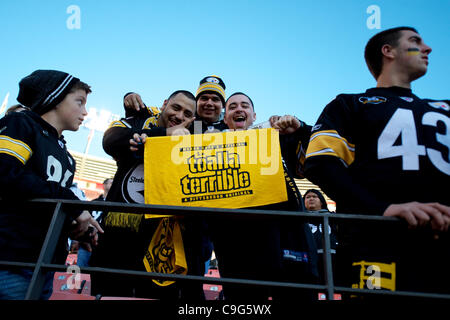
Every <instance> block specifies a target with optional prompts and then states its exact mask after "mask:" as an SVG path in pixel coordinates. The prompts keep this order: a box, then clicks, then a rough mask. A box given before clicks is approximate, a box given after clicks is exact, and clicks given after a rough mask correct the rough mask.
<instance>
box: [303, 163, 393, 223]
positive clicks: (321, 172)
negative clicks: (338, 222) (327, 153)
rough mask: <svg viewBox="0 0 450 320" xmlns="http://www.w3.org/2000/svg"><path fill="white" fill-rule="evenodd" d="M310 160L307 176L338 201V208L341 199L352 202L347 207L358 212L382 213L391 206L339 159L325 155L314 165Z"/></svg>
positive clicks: (307, 165) (307, 164) (307, 166)
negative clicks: (352, 173) (352, 174)
mask: <svg viewBox="0 0 450 320" xmlns="http://www.w3.org/2000/svg"><path fill="white" fill-rule="evenodd" d="M308 162H309V161H308V160H307V161H306V171H305V176H306V178H307V179H308V180H309V181H311V182H312V183H314V184H316V185H318V186H319V187H320V189H322V191H323V192H325V193H326V194H327V196H329V197H330V198H331V199H333V200H334V201H336V204H337V206H338V210H339V203H340V202H341V201H344V202H345V203H347V204H348V203H351V206H348V205H347V208H346V209H348V210H351V211H352V212H356V213H358V214H373V215H382V214H383V212H384V211H385V210H386V208H387V207H388V206H389V203H384V202H381V201H379V200H378V199H376V198H375V197H374V195H373V194H371V193H370V192H368V191H367V190H366V189H365V188H363V187H362V186H360V185H359V184H358V182H357V181H354V179H353V178H352V177H351V176H350V175H349V174H348V170H347V168H346V167H345V166H344V165H343V164H342V163H341V162H340V161H339V160H338V159H333V157H323V158H321V159H315V161H314V165H310V163H308ZM349 199H351V201H349ZM362 208H364V209H362ZM340 213H348V212H340Z"/></svg>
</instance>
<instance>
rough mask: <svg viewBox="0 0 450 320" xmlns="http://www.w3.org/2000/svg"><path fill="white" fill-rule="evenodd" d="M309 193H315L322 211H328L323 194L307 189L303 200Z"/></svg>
mask: <svg viewBox="0 0 450 320" xmlns="http://www.w3.org/2000/svg"><path fill="white" fill-rule="evenodd" d="M310 192H312V193H315V194H316V195H317V196H318V197H319V199H320V203H321V204H322V209H327V210H328V205H327V201H326V200H325V197H324V196H323V194H322V193H321V192H320V191H319V190H316V189H309V190H308V191H306V192H305V195H304V196H303V198H306V195H307V194H308V193H310Z"/></svg>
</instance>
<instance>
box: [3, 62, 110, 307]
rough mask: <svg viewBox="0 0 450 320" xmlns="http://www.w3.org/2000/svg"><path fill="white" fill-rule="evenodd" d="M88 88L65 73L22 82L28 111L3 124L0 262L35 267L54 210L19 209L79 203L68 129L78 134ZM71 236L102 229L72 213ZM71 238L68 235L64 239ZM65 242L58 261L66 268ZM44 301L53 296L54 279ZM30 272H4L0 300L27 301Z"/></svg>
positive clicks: (22, 99) (44, 72)
mask: <svg viewBox="0 0 450 320" xmlns="http://www.w3.org/2000/svg"><path fill="white" fill-rule="evenodd" d="M90 92H91V90H90V87H89V86H88V85H86V84H85V83H83V82H81V81H80V80H79V79H77V78H75V77H73V76H71V75H69V74H67V73H65V72H61V71H55V70H37V71H35V72H33V73H32V74H30V75H29V76H27V77H25V78H24V79H22V80H21V81H20V83H19V95H18V97H17V100H18V101H19V102H20V103H21V104H23V105H24V106H25V107H27V108H29V109H30V110H23V111H22V112H13V113H10V114H8V115H7V116H5V117H4V118H2V119H0V198H1V199H2V205H1V209H0V210H1V211H2V212H1V213H0V260H7V261H20V262H35V261H36V260H37V259H38V256H39V252H40V249H41V246H42V243H43V240H44V238H45V235H46V232H47V228H48V224H49V222H50V218H51V214H50V213H51V212H52V211H53V209H44V208H43V207H39V208H37V206H36V205H34V206H33V207H31V205H30V204H26V205H25V206H24V205H18V204H19V203H20V202H23V200H26V199H32V198H52V199H68V200H77V199H78V198H77V197H76V196H75V194H74V193H73V192H72V191H71V190H70V189H69V187H70V186H71V185H72V181H73V177H74V173H75V160H74V159H73V158H72V156H71V155H70V154H69V152H68V151H67V149H66V146H65V141H64V138H63V136H62V132H63V131H64V130H70V131H76V130H78V128H79V126H80V124H81V123H82V122H83V119H84V117H85V116H86V115H87V112H86V108H85V105H86V98H87V94H89V93H90ZM68 214H69V217H70V219H69V221H68V224H67V225H68V226H70V237H71V238H77V237H79V236H81V235H84V233H85V232H86V231H87V230H88V227H89V225H90V224H91V225H92V226H94V227H95V228H96V229H97V230H99V231H100V232H103V230H102V229H101V228H100V226H99V224H98V223H97V222H96V221H95V220H94V219H93V218H92V216H91V215H90V213H89V212H88V211H83V212H80V211H75V210H73V211H69V212H68ZM65 236H67V234H66V235H65ZM65 249H66V248H65V241H61V244H58V247H57V251H56V254H55V257H54V261H53V262H56V263H61V264H63V263H64V261H65V257H66V254H67V252H66V250H65ZM47 276H48V281H47V282H46V285H45V287H44V292H43V294H42V296H41V298H44V299H45V298H49V296H50V294H51V285H52V274H51V273H49V274H48V275H47ZM31 277H32V270H31V269H25V268H24V269H10V270H7V269H2V270H0V299H24V298H25V295H26V292H27V289H28V285H29V283H30V281H31Z"/></svg>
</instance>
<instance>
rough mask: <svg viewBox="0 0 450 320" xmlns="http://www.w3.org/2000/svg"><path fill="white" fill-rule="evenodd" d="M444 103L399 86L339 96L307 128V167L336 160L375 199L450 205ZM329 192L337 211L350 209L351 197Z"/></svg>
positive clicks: (449, 111)
mask: <svg viewBox="0 0 450 320" xmlns="http://www.w3.org/2000/svg"><path fill="white" fill-rule="evenodd" d="M449 105H450V102H449V100H429V99H420V98H419V97H417V96H416V95H414V94H413V93H412V92H411V90H409V89H405V88H400V87H391V88H372V89H368V90H367V91H366V92H365V93H362V94H341V95H338V96H337V97H336V98H335V99H334V100H333V101H332V102H331V103H329V104H328V105H327V106H326V107H325V109H324V110H323V112H322V114H321V115H320V117H319V119H318V121H317V123H316V125H315V126H314V127H313V129H312V134H311V139H310V143H309V146H308V150H307V155H306V170H308V168H313V167H314V166H318V165H321V166H323V165H326V164H327V163H330V164H331V163H333V164H334V165H336V161H338V162H339V163H340V165H341V166H343V167H345V168H346V170H347V172H348V174H349V175H350V179H351V183H352V184H354V187H355V188H362V189H364V190H366V191H367V192H368V194H371V195H373V196H374V197H375V198H376V200H377V201H380V202H383V203H386V204H392V203H404V202H410V201H419V202H439V203H442V204H446V205H450V196H449V192H448V184H449V183H450V158H449V149H450V119H449V116H450V107H449ZM335 178H336V177H333V176H330V177H329V179H335ZM343 183H349V181H347V180H346V181H345V182H343ZM330 184H333V183H330ZM333 185H335V187H334V189H337V187H338V184H335V183H334V184H333ZM331 193H332V194H333V197H334V198H335V201H336V202H337V208H338V210H343V211H342V212H345V211H352V210H354V206H353V205H352V201H354V199H352V197H351V196H347V197H346V196H345V194H342V193H341V192H339V191H338V190H336V192H333V191H331ZM348 208H353V209H352V210H347V209H348ZM359 209H361V210H360V211H361V213H363V211H364V209H365V208H364V207H362V208H359ZM381 213H382V212H380V214H381Z"/></svg>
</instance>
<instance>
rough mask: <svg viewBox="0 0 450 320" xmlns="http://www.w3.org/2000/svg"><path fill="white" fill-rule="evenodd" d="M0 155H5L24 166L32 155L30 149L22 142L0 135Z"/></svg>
mask: <svg viewBox="0 0 450 320" xmlns="http://www.w3.org/2000/svg"><path fill="white" fill-rule="evenodd" d="M0 153H5V154H8V155H11V156H13V157H15V158H16V159H17V160H19V161H20V162H22V163H23V164H25V163H26V162H27V161H28V160H29V159H30V157H31V155H32V154H33V151H31V148H30V147H29V146H28V145H27V144H26V143H24V142H22V141H20V140H16V139H13V138H10V137H8V136H4V135H0Z"/></svg>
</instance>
